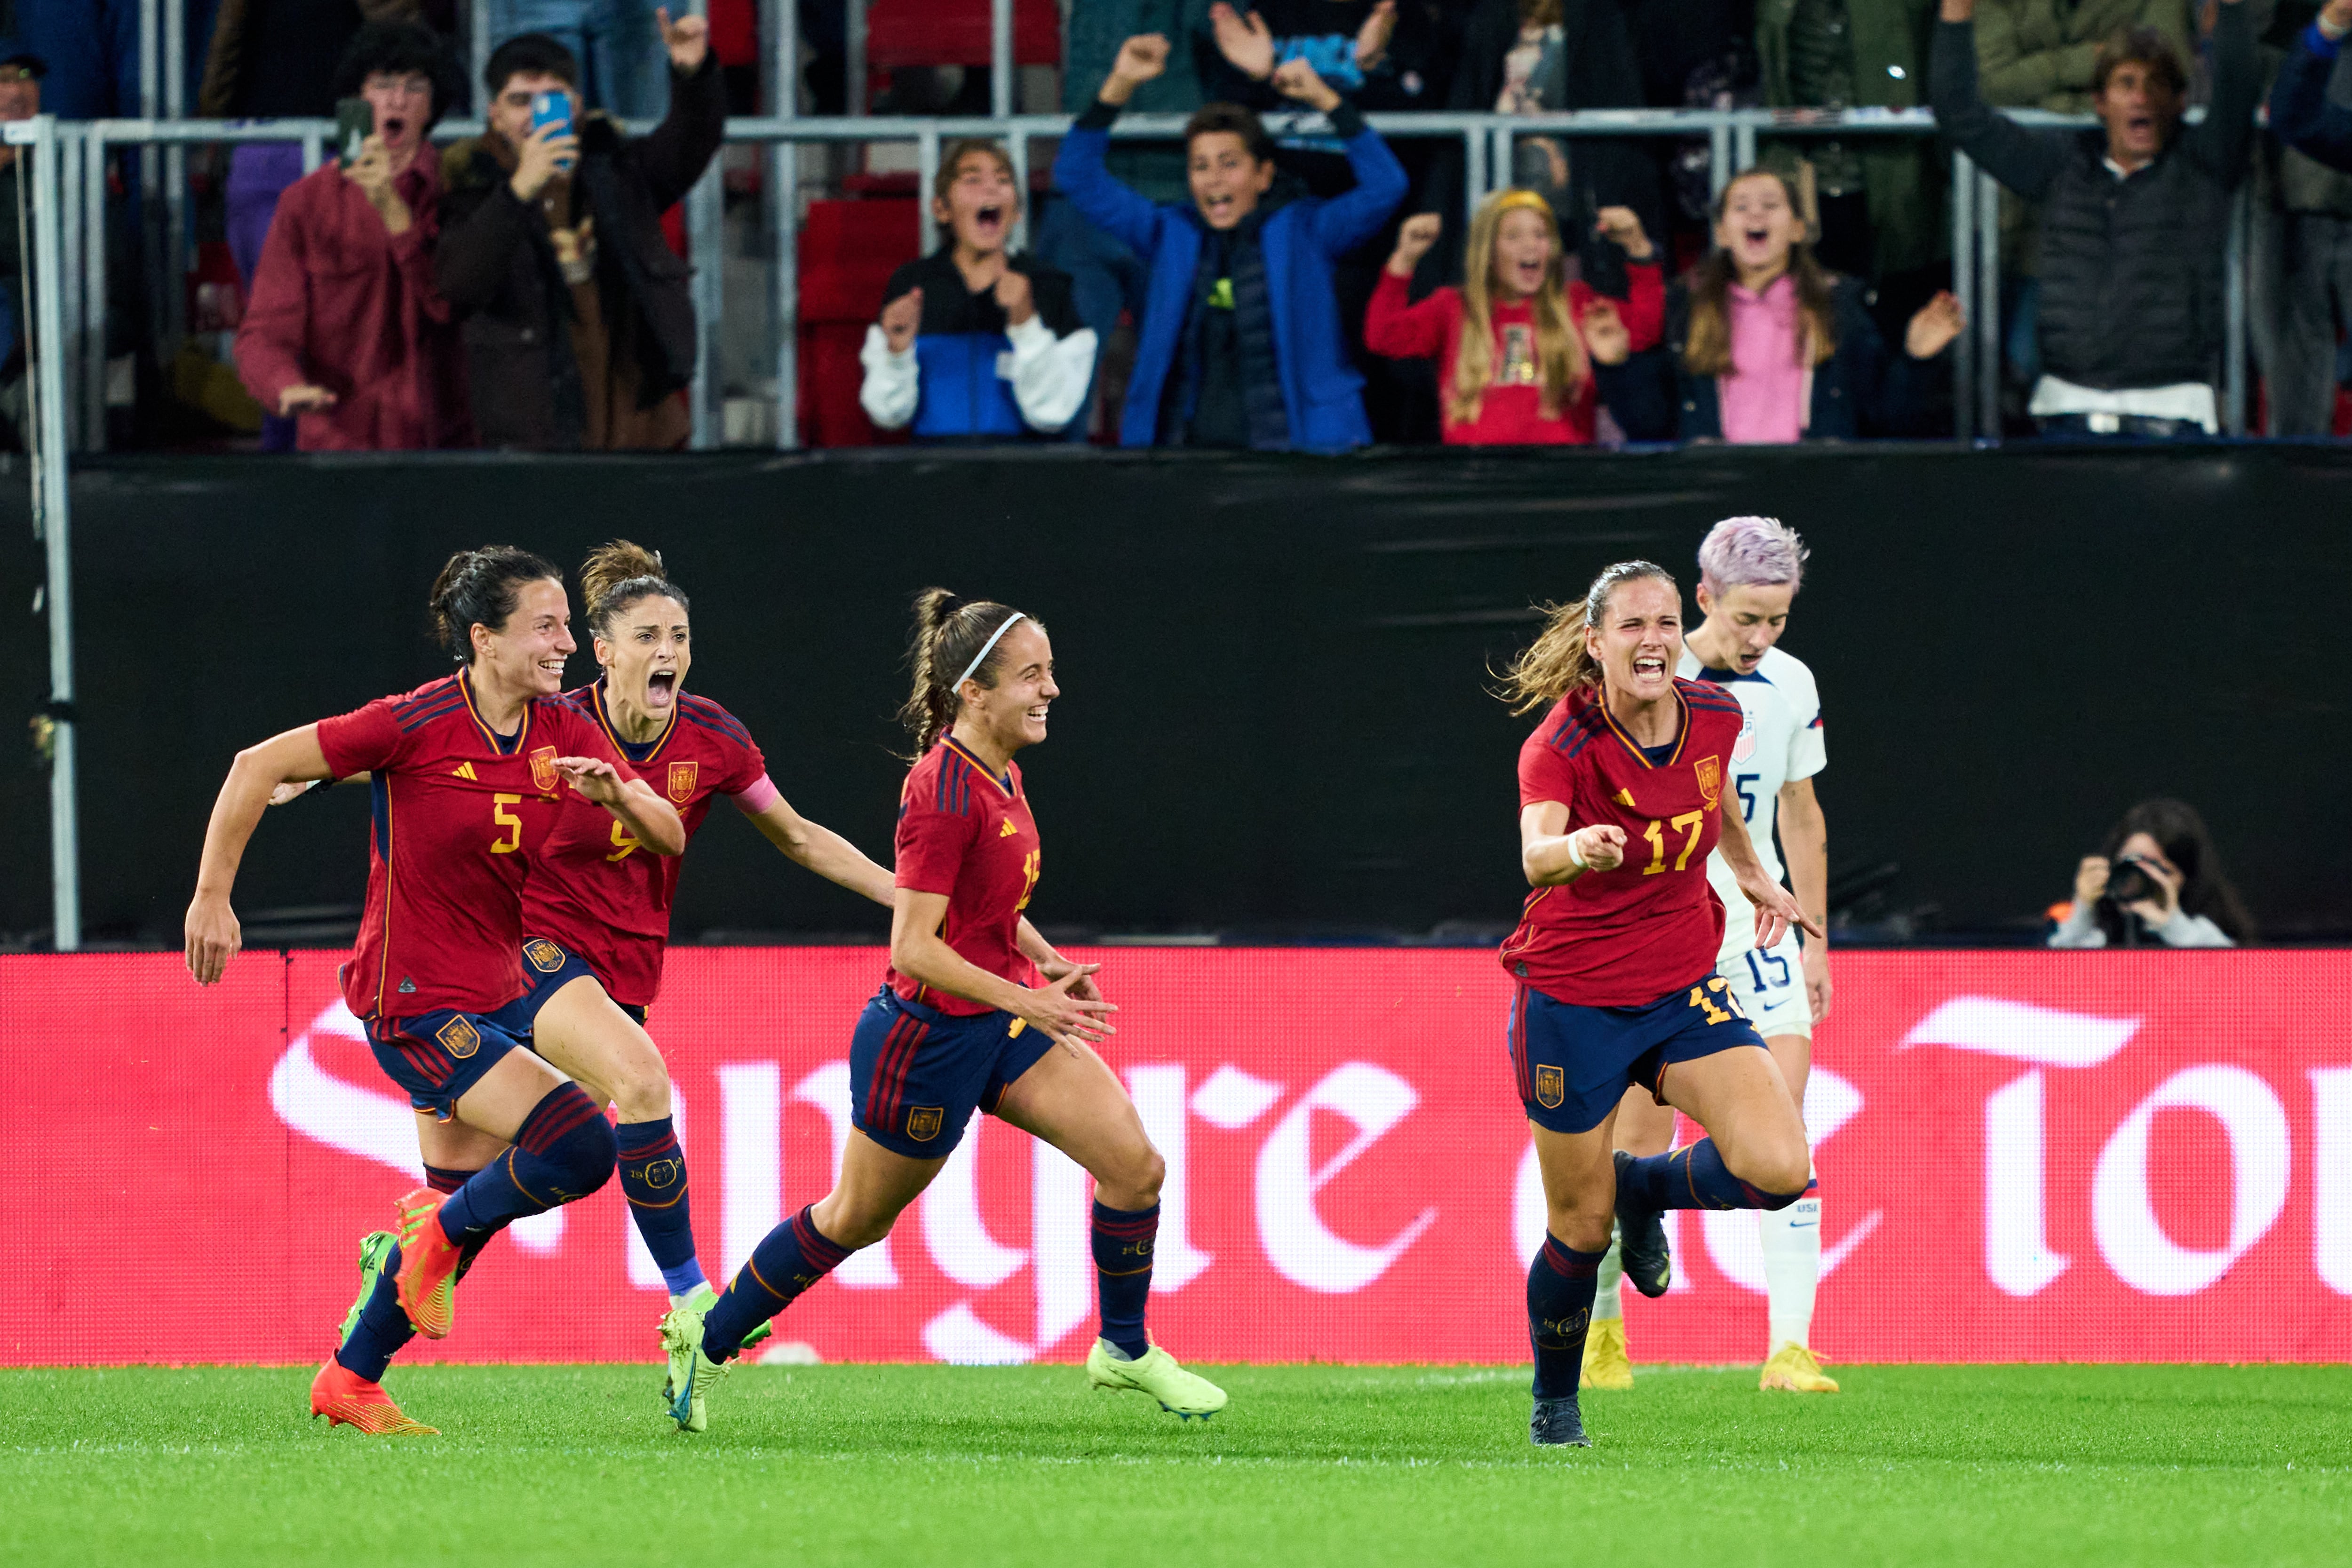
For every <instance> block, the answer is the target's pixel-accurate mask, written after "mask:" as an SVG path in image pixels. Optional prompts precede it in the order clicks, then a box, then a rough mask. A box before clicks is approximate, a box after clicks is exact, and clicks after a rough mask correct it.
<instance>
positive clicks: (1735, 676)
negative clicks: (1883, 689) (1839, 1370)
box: [1584, 517, 1837, 1394]
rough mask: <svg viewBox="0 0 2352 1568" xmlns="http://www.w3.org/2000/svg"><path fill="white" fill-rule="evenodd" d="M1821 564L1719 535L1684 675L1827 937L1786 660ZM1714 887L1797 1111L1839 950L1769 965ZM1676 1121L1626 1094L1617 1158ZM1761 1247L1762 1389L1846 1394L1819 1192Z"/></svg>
mask: <svg viewBox="0 0 2352 1568" xmlns="http://www.w3.org/2000/svg"><path fill="white" fill-rule="evenodd" d="M1808 553H1809V552H1807V550H1806V549H1805V542H1804V541H1803V540H1802V539H1801V538H1799V537H1798V535H1797V531H1796V530H1794V529H1792V528H1790V527H1789V526H1788V525H1787V524H1786V523H1783V522H1781V521H1780V520H1779V519H1778V518H1770V517H1732V518H1726V519H1725V520H1724V521H1721V522H1718V523H1717V524H1716V525H1715V526H1714V527H1713V528H1712V529H1710V530H1708V531H1707V535H1706V541H1705V542H1703V543H1702V544H1700V546H1699V550H1698V565H1699V586H1698V604H1699V608H1700V610H1702V611H1703V612H1704V613H1705V615H1706V619H1705V620H1703V621H1702V622H1701V623H1700V624H1699V625H1698V626H1697V627H1696V628H1695V629H1694V630H1693V631H1692V632H1691V634H1690V635H1689V637H1687V638H1686V639H1685V642H1684V651H1683V658H1682V663H1681V667H1680V668H1679V669H1678V670H1677V671H1676V673H1677V674H1679V675H1681V676H1682V677H1683V678H1684V679H1688V680H1706V681H1712V682H1713V683H1715V684H1716V685H1717V686H1720V687H1722V688H1723V689H1725V690H1727V691H1728V692H1729V693H1730V694H1731V695H1732V696H1733V697H1734V698H1736V699H1737V700H1738V703H1739V707H1740V710H1741V717H1742V722H1741V725H1740V731H1739V739H1738V743H1737V744H1736V745H1735V746H1734V747H1733V749H1732V753H1731V763H1730V766H1729V769H1728V771H1729V773H1730V775H1731V784H1732V785H1733V788H1734V789H1735V791H1736V792H1737V794H1738V799H1739V805H1740V813H1741V816H1742V817H1743V818H1744V820H1745V823H1746V826H1747V828H1748V837H1750V838H1751V839H1752V840H1754V842H1755V846H1756V854H1757V856H1758V858H1759V859H1761V860H1762V861H1763V863H1764V865H1765V868H1766V869H1767V871H1768V872H1769V875H1770V876H1771V877H1772V879H1774V880H1775V881H1779V880H1780V878H1781V875H1782V867H1781V864H1780V854H1779V853H1777V852H1776V849H1775V846H1774V843H1773V838H1774V832H1775V829H1776V828H1777V829H1778V833H1779V838H1780V846H1779V847H1780V849H1783V850H1785V851H1786V852H1787V856H1788V866H1787V875H1788V879H1789V883H1790V888H1791V889H1792V890H1793V891H1794V892H1795V893H1796V896H1797V901H1798V903H1799V904H1800V905H1801V906H1802V907H1803V909H1804V910H1805V912H1806V914H1808V915H1809V916H1811V918H1812V919H1813V920H1814V921H1816V922H1817V923H1821V924H1822V925H1823V926H1824V927H1826V923H1827V917H1828V885H1829V856H1828V841H1829V835H1828V829H1827V827H1826V826H1825V825H1824V823H1823V821H1822V807H1821V802H1820V801H1819V800H1817V799H1816V798H1815V797H1814V795H1813V775H1814V774H1815V773H1819V772H1821V771H1822V767H1823V766H1824V765H1825V764H1826V763H1827V760H1828V759H1827V756H1826V754H1825V753H1824V752H1823V749H1822V705H1821V696H1820V692H1819V690H1818V689H1816V688H1815V686H1814V684H1813V673H1812V671H1811V670H1810V669H1808V668H1805V666H1804V665H1803V663H1802V662H1801V661H1800V660H1798V659H1797V658H1794V657H1793V656H1791V655H1790V654H1789V653H1787V652H1785V651H1783V650H1782V649H1781V648H1780V647H1779V646H1778V645H1779V643H1780V634H1781V631H1782V630H1783V628H1785V627H1786V626H1787V625H1788V621H1789V605H1790V601H1792V600H1794V599H1795V598H1796V596H1797V589H1798V586H1799V584H1801V582H1802V581H1803V579H1804V563H1805V558H1806V556H1807V554H1808ZM1707 876H1708V878H1709V879H1711V880H1712V881H1713V882H1714V884H1715V888H1716V891H1717V896H1719V897H1721V898H1722V900H1723V907H1724V913H1725V920H1724V931H1723V945H1722V947H1721V948H1720V950H1719V951H1718V952H1717V955H1716V973H1717V974H1718V975H1720V976H1721V977H1722V978H1723V979H1724V980H1726V981H1728V982H1729V983H1730V986H1731V990H1732V993H1733V994H1734V995H1736V996H1737V997H1738V999H1739V1004H1740V1005H1741V1007H1742V1008H1743V1009H1745V1010H1746V1012H1747V1014H1748V1016H1749V1017H1750V1018H1751V1019H1753V1020H1754V1021H1755V1024H1756V1027H1757V1031H1758V1032H1759V1034H1761V1035H1762V1036H1763V1037H1764V1044H1765V1046H1766V1047H1767V1048H1768V1049H1769V1050H1770V1052H1771V1053H1772V1059H1773V1061H1774V1063H1775V1064H1776V1065H1777V1066H1778V1067H1779V1068H1780V1076H1781V1078H1782V1079H1784V1080H1785V1081H1786V1082H1787V1084H1788V1088H1789V1095H1790V1099H1791V1100H1794V1101H1795V1102H1796V1104H1797V1105H1798V1107H1799V1108H1800V1109H1802V1107H1803V1105H1804V1103H1805V1080H1806V1078H1807V1076H1808V1075H1809V1073H1810V1072H1811V1067H1812V1033H1813V1026H1815V1025H1817V1024H1819V1023H1820V1022H1821V1021H1822V1019H1823V1018H1826V1017H1827V1016H1829V1010H1830V969H1829V948H1828V945H1827V944H1826V943H1825V942H1819V941H1814V942H1804V943H1802V944H1800V943H1799V942H1798V933H1797V931H1796V930H1795V929H1794V928H1791V929H1790V931H1789V933H1788V935H1787V936H1786V937H1785V938H1783V939H1782V940H1781V941H1780V942H1779V943H1778V944H1776V945H1775V946H1773V947H1772V948H1770V949H1769V950H1764V949H1759V948H1758V947H1757V946H1756V945H1755V931H1754V921H1753V918H1752V914H1751V910H1750V907H1749V905H1748V900H1746V899H1744V898H1733V897H1730V896H1729V894H1730V893H1731V892H1732V891H1733V890H1735V889H1737V887H1738V883H1737V882H1736V881H1735V880H1734V879H1733V878H1732V875H1731V871H1730V868H1728V867H1727V866H1725V865H1724V864H1723V863H1722V860H1721V858H1720V857H1719V856H1715V857H1710V858H1709V859H1708V862H1707ZM1674 1131H1675V1119H1674V1112H1673V1111H1671V1110H1667V1109H1665V1108H1664V1107H1662V1106H1659V1105H1657V1104H1655V1103H1654V1101H1653V1100H1652V1099H1651V1097H1650V1096H1648V1095H1646V1094H1643V1093H1639V1092H1633V1093H1629V1094H1627V1096H1626V1098H1625V1101H1624V1103H1623V1105H1622V1106H1621V1107H1620V1109H1619V1111H1618V1117H1617V1142H1618V1147H1620V1148H1622V1149H1624V1150H1626V1151H1628V1152H1632V1153H1634V1154H1656V1153H1661V1152H1664V1151H1665V1150H1666V1149H1667V1148H1668V1146H1669V1145H1671V1144H1672V1142H1674ZM1757 1221H1758V1229H1759V1233H1760V1239H1761V1241H1762V1247H1763V1259H1764V1279H1765V1291H1766V1296H1767V1299H1768V1300H1769V1324H1770V1329H1769V1333H1770V1339H1769V1344H1768V1346H1767V1357H1766V1361H1765V1363H1764V1372H1763V1376H1762V1378H1761V1379H1760V1382H1759V1386H1760V1387H1763V1388H1767V1389H1785V1390H1788V1391H1790V1392H1792V1393H1801V1394H1834V1393H1836V1392H1837V1384H1836V1383H1835V1382H1834V1381H1833V1380H1832V1379H1831V1378H1830V1377H1828V1376H1827V1375H1825V1374H1824V1373H1822V1368H1821V1363H1820V1361H1819V1360H1818V1359H1817V1358H1816V1357H1815V1356H1814V1354H1813V1352H1812V1350H1811V1347H1810V1345H1809V1343H1808V1341H1809V1339H1810V1337H1811V1328H1812V1318H1813V1294H1814V1289H1815V1287H1816V1285H1817V1283H1818V1281H1819V1279H1820V1277H1821V1261H1822V1229H1821V1226H1822V1202H1821V1192H1820V1183H1819V1181H1818V1179H1816V1180H1815V1181H1814V1182H1813V1183H1812V1184H1811V1185H1809V1186H1808V1187H1807V1189H1806V1192H1805V1194H1804V1196H1803V1197H1802V1198H1801V1200H1799V1201H1798V1202H1796V1203H1794V1204H1791V1205H1789V1206H1788V1207H1787V1208H1785V1209H1778V1210H1769V1209H1768V1210H1762V1211H1759V1213H1758V1215H1757ZM1617 1253H1618V1249H1617V1248H1616V1247H1614V1246H1612V1248H1611V1257H1610V1258H1609V1259H1608V1260H1607V1261H1606V1262H1605V1263H1604V1264H1603V1265H1602V1268H1601V1284H1600V1289H1599V1291H1598V1293H1597V1295H1596V1297H1595V1300H1594V1305H1593V1323H1592V1331H1591V1334H1590V1335H1589V1336H1588V1337H1587V1339H1586V1341H1585V1374H1584V1381H1585V1382H1586V1383H1587V1384H1590V1385H1591V1386H1594V1387H1598V1388H1631V1387H1632V1386H1633V1364H1632V1363H1631V1362H1630V1361H1629V1360H1628V1359H1627V1358H1626V1353H1625V1321H1624V1316H1623V1311H1622V1306H1621V1300H1622V1296H1621V1291H1620V1289H1619V1287H1620V1281H1621V1279H1622V1271H1621V1265H1620V1262H1619V1258H1618V1256H1617ZM1667 1282H1668V1277H1667V1274H1666V1272H1665V1271H1663V1270H1660V1271H1654V1273H1653V1274H1652V1276H1651V1277H1650V1278H1647V1279H1644V1278H1641V1277H1639V1276H1637V1277H1636V1278H1635V1279H1634V1282H1633V1283H1634V1286H1635V1288H1636V1289H1640V1290H1641V1291H1642V1293H1643V1295H1646V1296H1655V1295H1657V1294H1659V1293H1661V1292H1662V1291H1664V1289H1665V1288H1666V1285H1667Z"/></svg>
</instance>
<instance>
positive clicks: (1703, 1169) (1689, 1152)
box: [1617, 1138, 1805, 1209]
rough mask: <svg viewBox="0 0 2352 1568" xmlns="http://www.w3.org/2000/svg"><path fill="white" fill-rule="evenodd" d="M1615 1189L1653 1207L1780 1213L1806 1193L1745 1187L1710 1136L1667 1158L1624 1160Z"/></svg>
mask: <svg viewBox="0 0 2352 1568" xmlns="http://www.w3.org/2000/svg"><path fill="white" fill-rule="evenodd" d="M1617 1186H1618V1190H1619V1191H1620V1192H1621V1193H1622V1194H1625V1195H1627V1196H1629V1197H1630V1198H1631V1199H1632V1200H1633V1202H1634V1203H1635V1204H1637V1205H1640V1206H1642V1207H1643V1208H1653V1209H1784V1208H1787V1207H1788V1206H1789V1205H1790V1204H1792V1203H1795V1202H1796V1201H1797V1200H1798V1199H1799V1198H1801V1197H1803V1196H1804V1195H1805V1193H1804V1189H1803V1188H1802V1187H1800V1188H1798V1189H1797V1190H1796V1191H1795V1192H1793V1193H1768V1192H1765V1191H1764V1190H1763V1189H1762V1188H1760V1187H1751V1186H1749V1185H1748V1184H1747V1183H1746V1182H1743V1181H1741V1180H1740V1179H1739V1178H1738V1177H1737V1176H1735V1175H1733V1174H1732V1173H1731V1172H1730V1169H1729V1168H1728V1167H1727V1166H1726V1165H1725V1164H1724V1163H1723V1156H1722V1155H1721V1154H1719V1153H1717V1152H1716V1148H1715V1140H1714V1139H1712V1138H1702V1139H1700V1140H1699V1141H1698V1142H1696V1143H1694V1144H1692V1145H1691V1146H1690V1147H1689V1148H1687V1149H1677V1150H1675V1152H1672V1153H1670V1154H1651V1155H1647V1156H1645V1157H1643V1158H1641V1159H1637V1160H1628V1161H1626V1162H1625V1163H1623V1164H1622V1165H1621V1166H1619V1167H1618V1171H1617Z"/></svg>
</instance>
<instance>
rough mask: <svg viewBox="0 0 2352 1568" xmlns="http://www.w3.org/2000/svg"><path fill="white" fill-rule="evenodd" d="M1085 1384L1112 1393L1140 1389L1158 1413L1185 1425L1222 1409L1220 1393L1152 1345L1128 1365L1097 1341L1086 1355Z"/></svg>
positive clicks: (1108, 1344) (1223, 1405) (1128, 1362)
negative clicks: (1155, 1404)
mask: <svg viewBox="0 0 2352 1568" xmlns="http://www.w3.org/2000/svg"><path fill="white" fill-rule="evenodd" d="M1087 1382H1088V1383H1090V1384H1093V1385H1094V1386H1095V1387H1097V1388H1108V1389H1110V1390H1112V1391H1113V1392H1114V1393H1116V1392H1117V1391H1118V1390H1120V1389H1127V1388H1139V1389H1141V1390H1142V1391H1143V1392H1144V1393H1146V1394H1150V1395H1151V1397H1152V1398H1154V1399H1157V1400H1158V1401H1160V1409H1162V1410H1165V1411H1167V1412H1168V1413H1169V1414H1170V1415H1181V1416H1182V1417H1183V1418H1184V1419H1185V1420H1187V1421H1190V1420H1191V1419H1192V1417H1193V1416H1195V1415H1198V1416H1200V1417H1201V1418H1202V1420H1204V1421H1205V1420H1207V1419H1208V1418H1209V1417H1210V1416H1212V1415H1215V1414H1216V1413H1217V1412H1218V1411H1220V1410H1223V1408H1224V1407H1225V1391H1224V1390H1223V1389H1222V1388H1219V1387H1218V1386H1217V1385H1216V1384H1213V1383H1211V1382H1210V1381H1209V1380H1208V1379H1207V1378H1205V1377H1202V1376H1199V1375H1197V1374H1195V1373H1189V1372H1186V1371H1185V1370H1184V1369H1183V1368H1182V1367H1181V1366H1179V1365H1177V1364H1176V1358H1175V1357H1174V1356H1172V1355H1170V1354H1169V1353H1168V1352H1166V1351H1164V1350H1161V1349H1160V1347H1159V1346H1158V1345H1153V1346H1152V1347H1151V1349H1150V1351H1149V1352H1146V1353H1145V1355H1144V1357H1143V1359H1142V1360H1141V1361H1129V1360H1128V1359H1126V1358H1125V1357H1124V1356H1121V1355H1119V1354H1118V1353H1117V1352H1114V1351H1113V1350H1112V1349H1111V1347H1110V1342H1109V1341H1108V1340H1097V1341H1096V1342H1095V1348H1094V1349H1092V1350H1090V1351H1088V1352H1087Z"/></svg>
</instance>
